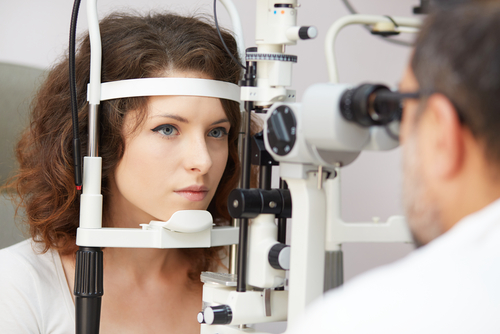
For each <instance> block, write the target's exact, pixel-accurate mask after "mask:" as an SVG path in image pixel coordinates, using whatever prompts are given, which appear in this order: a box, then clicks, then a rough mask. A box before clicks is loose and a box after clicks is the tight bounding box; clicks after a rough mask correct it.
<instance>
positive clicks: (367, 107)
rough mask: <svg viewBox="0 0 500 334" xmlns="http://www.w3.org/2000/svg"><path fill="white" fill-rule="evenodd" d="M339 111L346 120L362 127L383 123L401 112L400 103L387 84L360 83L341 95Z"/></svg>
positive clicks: (388, 121) (390, 120) (386, 122)
mask: <svg viewBox="0 0 500 334" xmlns="http://www.w3.org/2000/svg"><path fill="white" fill-rule="evenodd" d="M340 112H341V113H342V115H343V116H344V118H345V119H347V120H348V121H351V122H355V123H358V124H359V125H361V126H364V127H368V126H373V125H385V124H388V123H390V122H392V121H393V120H394V119H395V117H396V116H397V115H398V113H400V112H401V103H400V101H399V100H395V99H394V96H393V94H391V90H390V89H389V88H388V87H387V86H384V85H379V84H362V85H360V86H358V87H356V88H353V89H348V90H347V91H346V92H345V93H344V94H343V95H342V97H341V99H340Z"/></svg>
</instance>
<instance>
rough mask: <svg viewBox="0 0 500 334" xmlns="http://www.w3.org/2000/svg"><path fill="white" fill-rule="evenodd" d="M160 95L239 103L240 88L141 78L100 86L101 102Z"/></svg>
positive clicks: (207, 82)
mask: <svg viewBox="0 0 500 334" xmlns="http://www.w3.org/2000/svg"><path fill="white" fill-rule="evenodd" d="M161 95H183V96H203V97H216V98H219V99H226V100H232V101H236V102H240V87H239V86H238V85H235V84H233V83H230V82H225V81H218V80H210V79H198V78H143V79H129V80H120V81H112V82H105V83H102V84H101V101H106V100H112V99H121V98H126V97H139V96H161ZM88 99H89V96H88V94H87V100H88Z"/></svg>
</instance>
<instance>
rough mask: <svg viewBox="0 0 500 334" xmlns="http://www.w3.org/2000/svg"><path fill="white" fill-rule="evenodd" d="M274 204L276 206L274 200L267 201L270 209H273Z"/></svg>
mask: <svg viewBox="0 0 500 334" xmlns="http://www.w3.org/2000/svg"><path fill="white" fill-rule="evenodd" d="M276 206H277V204H276V202H274V201H271V202H269V207H270V208H271V209H274V208H275V207H276Z"/></svg>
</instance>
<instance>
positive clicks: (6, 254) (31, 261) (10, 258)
mask: <svg viewBox="0 0 500 334" xmlns="http://www.w3.org/2000/svg"><path fill="white" fill-rule="evenodd" d="M42 250H43V248H42V247H41V245H39V244H38V243H36V242H34V241H33V240H32V239H27V240H24V241H21V242H20V243H17V244H15V245H12V246H10V247H7V248H4V249H1V250H0V266H1V267H2V268H9V270H5V271H3V272H2V274H1V277H16V276H21V277H18V278H19V279H20V278H23V277H24V278H27V277H26V275H28V276H32V277H38V278H39V279H40V278H44V277H47V276H49V277H50V276H52V274H53V273H55V271H56V269H57V264H58V263H57V262H56V261H57V260H58V259H59V255H58V254H57V252H56V251H53V250H52V249H49V250H48V251H47V252H45V253H43V252H42Z"/></svg>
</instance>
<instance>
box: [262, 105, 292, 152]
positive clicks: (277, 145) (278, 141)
mask: <svg viewBox="0 0 500 334" xmlns="http://www.w3.org/2000/svg"><path fill="white" fill-rule="evenodd" d="M296 136H297V121H296V120H295V116H294V115H293V112H292V109H290V108H289V107H288V106H286V105H281V106H279V107H277V108H276V109H274V111H273V112H272V114H271V116H270V117H269V118H268V120H267V139H268V141H269V145H270V146H271V149H272V150H273V152H274V153H276V154H277V155H281V156H283V155H287V154H288V153H290V151H291V150H292V148H293V146H294V145H295V139H296Z"/></svg>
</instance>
